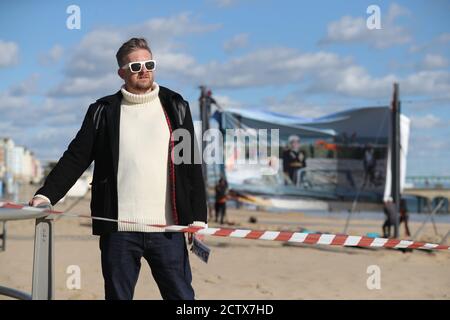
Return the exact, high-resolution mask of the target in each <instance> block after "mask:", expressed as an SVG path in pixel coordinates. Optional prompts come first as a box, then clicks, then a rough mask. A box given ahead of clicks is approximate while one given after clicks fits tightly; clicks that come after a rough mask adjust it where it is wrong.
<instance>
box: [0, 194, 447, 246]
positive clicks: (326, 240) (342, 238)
mask: <svg viewBox="0 0 450 320" xmlns="http://www.w3.org/2000/svg"><path fill="white" fill-rule="evenodd" d="M0 208H3V209H12V210H25V211H34V212H39V213H42V214H44V215H62V216H67V217H76V218H88V219H92V220H102V221H109V222H121V223H130V224H139V225H145V226H151V227H158V228H161V231H162V232H188V233H195V234H198V235H210V236H216V237H230V238H241V239H255V240H270V241H284V242H293V243H304V244H311V245H330V246H345V247H371V248H394V249H422V250H447V251H450V246H446V245H439V244H434V243H426V242H418V241H410V240H398V239H386V238H371V237H365V236H351V235H336V234H319V233H303V232H289V231H267V230H249V229H232V228H202V227H196V226H180V225H153V224H142V223H138V222H130V221H123V220H116V219H108V218H102V217H93V216H90V215H81V214H71V213H64V212H62V211H55V210H50V209H48V208H39V207H30V206H25V205H20V204H15V203H12V202H0ZM0 212H1V211H0Z"/></svg>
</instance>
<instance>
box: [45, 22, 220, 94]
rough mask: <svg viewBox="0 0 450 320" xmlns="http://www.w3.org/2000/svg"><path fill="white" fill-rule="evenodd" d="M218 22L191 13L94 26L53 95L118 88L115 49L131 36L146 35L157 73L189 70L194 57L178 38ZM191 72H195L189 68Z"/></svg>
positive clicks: (69, 61)
mask: <svg viewBox="0 0 450 320" xmlns="http://www.w3.org/2000/svg"><path fill="white" fill-rule="evenodd" d="M219 27H220V25H219V24H202V23H199V22H197V21H196V20H195V18H193V17H192V15H191V14H190V13H181V14H178V15H174V16H171V17H167V18H153V19H150V20H148V21H146V22H144V23H140V24H137V25H133V26H129V27H125V28H123V27H120V28H119V27H118V28H108V29H103V28H99V29H95V30H93V31H91V32H89V33H88V34H87V35H85V36H84V37H83V39H82V40H81V41H80V43H79V44H77V45H75V46H74V48H73V49H71V52H73V53H72V54H71V55H70V56H69V57H68V59H67V62H66V65H65V69H64V70H65V71H64V73H65V78H64V79H63V80H62V81H61V82H60V83H59V84H58V85H57V86H55V87H54V88H52V89H51V90H50V91H49V94H50V95H52V96H95V95H106V94H110V93H112V92H114V91H116V90H118V89H119V87H120V84H121V80H120V78H119V77H118V76H117V74H116V70H117V62H116V58H115V55H116V52H117V50H118V49H119V47H120V46H121V45H122V43H123V42H125V41H127V40H128V39H130V38H131V37H145V38H146V39H147V40H148V42H149V46H150V47H151V48H152V51H153V55H154V58H155V59H156V60H157V71H156V73H158V72H160V71H161V73H163V72H164V73H165V72H167V73H173V72H174V71H180V70H184V71H183V72H187V71H186V69H188V68H189V67H190V66H192V65H193V63H194V59H193V58H192V57H191V56H190V55H188V54H185V53H182V52H179V51H180V49H179V48H180V47H181V45H180V42H179V41H178V38H180V37H182V36H186V35H190V34H202V33H205V32H211V31H213V30H216V29H217V28H219ZM189 72H192V70H191V71H189Z"/></svg>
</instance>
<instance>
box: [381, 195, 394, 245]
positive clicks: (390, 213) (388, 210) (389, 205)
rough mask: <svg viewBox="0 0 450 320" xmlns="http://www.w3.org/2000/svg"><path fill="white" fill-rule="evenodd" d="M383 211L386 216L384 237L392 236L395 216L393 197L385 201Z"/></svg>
mask: <svg viewBox="0 0 450 320" xmlns="http://www.w3.org/2000/svg"><path fill="white" fill-rule="evenodd" d="M383 211H384V214H385V216H386V217H385V220H384V223H383V227H382V229H383V238H390V237H391V229H392V227H393V225H394V216H395V205H394V203H393V202H392V198H390V197H389V198H388V199H387V200H385V201H384V202H383Z"/></svg>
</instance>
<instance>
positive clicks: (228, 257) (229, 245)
mask: <svg viewBox="0 0 450 320" xmlns="http://www.w3.org/2000/svg"><path fill="white" fill-rule="evenodd" d="M26 189H27V190H26V191H25V192H23V193H22V195H21V199H20V201H22V202H26V201H28V199H29V198H28V197H29V196H30V195H31V194H32V193H33V192H34V190H35V189H36V187H32V186H30V187H27V188H26ZM74 201H75V200H74V199H66V201H65V202H64V203H60V204H58V205H57V206H55V209H56V210H62V211H64V210H65V209H66V208H68V207H69V206H70V205H71V204H72V203H73V202H74ZM70 212H72V213H78V214H86V213H89V197H86V198H85V199H83V200H82V201H80V202H79V203H78V204H77V205H76V206H75V207H73V208H72V209H71V210H70ZM250 216H254V217H256V218H257V223H249V222H248V221H249V217H250ZM227 219H228V221H229V222H230V223H231V225H229V226H230V227H245V228H251V229H260V230H262V229H264V230H291V231H298V230H299V229H300V228H307V229H311V230H317V231H322V232H330V233H333V232H335V233H340V232H342V230H343V228H344V225H345V213H343V215H342V218H341V217H336V215H333V216H331V215H330V216H327V215H326V214H324V215H322V216H311V215H306V214H302V213H289V212H288V213H271V212H264V211H258V212H255V211H250V210H237V209H230V210H228V213H227ZM382 219H383V215H382V214H380V218H379V219H378V220H376V219H375V220H368V219H360V218H358V217H357V215H355V217H354V218H353V219H352V223H351V226H350V228H349V230H348V233H349V234H351V235H365V234H366V233H368V232H380V229H381V224H382ZM210 226H217V224H215V223H214V222H210ZM419 226H420V222H411V223H410V228H411V232H412V233H413V234H414V232H415V231H416V230H417V228H418V227H419ZM7 228H8V238H7V248H6V251H4V252H0V285H2V286H7V287H13V288H15V289H19V290H23V291H26V292H31V272H32V262H33V237H34V221H32V220H26V221H10V222H8V223H7ZM437 228H438V233H439V234H440V235H441V236H442V235H445V234H446V233H447V232H448V231H449V230H450V224H449V223H439V224H438V225H437ZM401 232H402V238H405V237H404V233H403V232H404V229H403V226H402V228H401ZM418 240H423V241H430V242H436V241H439V237H438V236H436V235H435V234H434V230H433V228H432V225H431V224H428V225H427V226H426V227H425V229H424V231H423V233H422V235H421V237H420V239H418ZM204 241H205V243H206V244H207V245H208V246H209V247H210V248H211V255H210V260H209V262H208V263H207V264H205V263H203V262H202V261H201V260H199V259H198V258H197V257H196V256H195V255H193V254H192V253H191V254H190V261H191V267H192V273H193V286H194V288H195V290H196V298H197V299H227V300H228V299H450V253H449V252H433V253H429V252H425V251H418V250H415V251H413V252H401V251H398V250H392V249H390V250H389V249H361V248H349V247H346V248H344V247H330V246H311V245H287V244H286V243H282V242H274V241H265V240H242V239H231V238H221V237H205V239H204ZM55 252H56V253H55V280H56V285H55V289H56V294H55V296H56V299H103V297H104V296H103V278H102V274H101V266H100V250H99V247H98V237H96V236H92V235H91V228H90V221H89V220H88V219H78V218H61V219H58V220H57V221H56V225H55ZM71 265H76V266H79V267H80V270H81V288H80V289H78V290H70V289H68V288H67V286H66V281H67V279H68V277H69V274H68V273H66V271H67V268H68V267H69V266H71ZM371 265H376V266H378V267H379V268H380V271H381V274H380V275H381V288H380V289H373V290H370V289H368V287H367V284H366V282H367V279H368V277H369V276H370V274H368V273H367V268H368V267H369V266H371ZM0 299H9V298H7V297H2V296H0ZM135 299H161V297H160V294H159V291H158V288H157V286H156V283H155V282H154V280H153V278H152V276H151V273H150V268H149V266H148V265H147V263H146V262H145V260H143V261H142V268H141V273H140V277H139V280H138V284H137V287H136V291H135Z"/></svg>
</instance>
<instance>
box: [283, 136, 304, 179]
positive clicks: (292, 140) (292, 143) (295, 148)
mask: <svg viewBox="0 0 450 320" xmlns="http://www.w3.org/2000/svg"><path fill="white" fill-rule="evenodd" d="M302 168H306V154H305V153H304V152H303V151H302V150H300V138H299V137H298V136H297V135H291V136H289V138H288V149H287V150H285V151H284V152H283V172H284V175H285V184H294V185H297V175H298V174H297V173H298V171H299V170H300V169H302ZM302 180H303V175H301V177H300V181H299V182H300V183H301V182H302Z"/></svg>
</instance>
